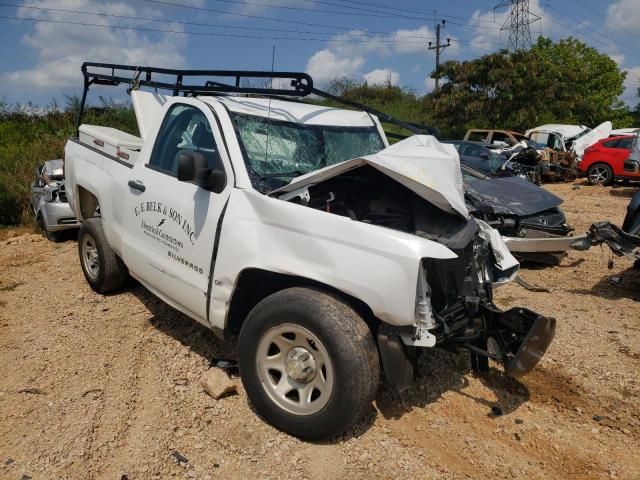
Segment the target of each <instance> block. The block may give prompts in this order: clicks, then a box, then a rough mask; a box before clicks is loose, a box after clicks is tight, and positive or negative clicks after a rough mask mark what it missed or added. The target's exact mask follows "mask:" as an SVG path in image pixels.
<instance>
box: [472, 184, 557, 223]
mask: <svg viewBox="0 0 640 480" xmlns="http://www.w3.org/2000/svg"><path fill="white" fill-rule="evenodd" d="M465 190H466V198H467V201H468V202H469V203H470V204H471V206H473V208H474V209H476V210H478V211H482V212H487V213H494V214H505V215H518V216H525V215H533V214H535V213H539V212H542V211H544V210H548V209H550V208H554V207H557V206H558V205H560V204H561V203H562V199H561V198H560V197H558V196H556V195H554V194H553V193H551V192H548V191H546V190H545V189H544V188H540V187H539V186H537V185H535V184H533V183H531V182H528V181H527V180H524V179H522V178H520V177H499V178H486V179H473V180H467V181H465Z"/></svg>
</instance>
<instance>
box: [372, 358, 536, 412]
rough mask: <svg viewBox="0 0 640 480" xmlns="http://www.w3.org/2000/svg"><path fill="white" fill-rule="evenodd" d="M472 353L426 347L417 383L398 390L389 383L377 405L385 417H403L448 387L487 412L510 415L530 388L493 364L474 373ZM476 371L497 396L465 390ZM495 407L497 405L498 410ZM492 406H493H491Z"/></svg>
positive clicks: (381, 393)
mask: <svg viewBox="0 0 640 480" xmlns="http://www.w3.org/2000/svg"><path fill="white" fill-rule="evenodd" d="M470 365H471V363H470V360H469V354H468V353H466V352H455V353H454V352H449V351H446V350H441V349H431V350H430V349H426V350H425V351H424V353H423V355H422V356H421V357H420V361H419V374H420V377H421V378H419V379H418V382H417V385H416V386H415V387H414V388H411V389H409V390H407V391H404V392H402V393H401V394H397V393H395V392H394V391H392V389H391V388H390V387H388V386H385V387H384V388H382V389H381V390H380V392H379V394H378V400H377V404H378V408H379V410H380V412H381V413H382V415H383V416H384V417H385V418H394V419H397V418H400V417H402V416H403V415H404V414H405V413H408V412H410V411H411V410H413V409H415V408H424V407H426V406H427V405H429V404H431V403H433V402H435V401H437V400H438V399H439V398H440V397H441V396H442V395H443V394H445V393H446V392H448V391H455V392H457V393H458V394H459V395H462V396H464V397H467V398H469V399H471V400H473V401H474V402H476V403H478V404H480V405H483V406H485V407H486V408H487V415H490V416H491V415H494V414H495V413H496V412H497V413H498V414H504V415H508V414H510V413H512V412H514V411H515V410H517V409H518V407H519V406H520V405H522V404H523V403H524V402H526V401H527V400H529V391H528V390H527V388H526V387H525V386H524V385H523V384H522V383H520V382H519V381H518V380H516V379H514V378H511V377H507V376H506V375H505V374H504V372H503V371H502V370H501V369H497V368H491V369H490V370H489V371H488V372H486V373H482V374H479V373H474V372H472V371H471V368H470ZM470 375H474V376H475V377H476V378H478V379H479V380H480V381H481V383H482V384H483V386H484V387H486V388H487V389H489V390H490V391H491V392H492V393H493V394H494V395H495V397H496V399H497V400H496V401H494V400H487V399H486V398H483V397H482V396H476V395H474V394H472V393H470V392H468V391H466V389H467V387H468V386H469V376H470ZM494 407H497V410H495V408H494ZM492 409H493V410H492Z"/></svg>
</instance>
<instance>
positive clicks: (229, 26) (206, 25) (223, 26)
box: [0, 3, 434, 41]
mask: <svg viewBox="0 0 640 480" xmlns="http://www.w3.org/2000/svg"><path fill="white" fill-rule="evenodd" d="M0 5H1V6H5V7H18V8H29V9H33V10H42V11H52V12H65V13H77V14H82V15H96V16H100V17H109V18H119V19H123V20H137V21H145V22H158V23H173V24H178V25H191V26H198V27H218V28H231V29H241V30H263V31H267V32H279V33H301V34H311V35H336V33H335V32H317V31H308V30H307V31H304V30H284V29H278V28H263V27H243V26H238V25H222V24H219V23H201V22H187V21H180V20H163V19H159V18H149V17H135V16H129V15H116V14H112V13H102V12H89V11H86V10H69V9H64V8H52V7H37V6H33V5H19V4H13V3H0ZM391 34H393V32H385V35H391ZM349 36H354V37H360V38H373V39H376V38H378V37H376V36H371V35H367V34H363V33H359V32H351V33H349ZM404 38H421V39H433V38H434V37H427V36H424V35H408V36H403V37H402V39H404ZM326 40H327V41H329V40H330V39H326ZM347 41H348V40H347Z"/></svg>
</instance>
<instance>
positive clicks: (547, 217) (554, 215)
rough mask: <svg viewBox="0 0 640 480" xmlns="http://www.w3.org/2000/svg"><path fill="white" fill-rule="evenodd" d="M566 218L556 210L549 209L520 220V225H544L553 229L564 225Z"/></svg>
mask: <svg viewBox="0 0 640 480" xmlns="http://www.w3.org/2000/svg"><path fill="white" fill-rule="evenodd" d="M566 221H567V218H566V217H565V216H564V213H562V212H561V211H559V210H558V209H557V208H551V209H549V210H545V211H543V212H539V213H535V214H533V215H528V216H526V217H522V218H521V219H520V223H526V224H530V225H546V226H549V227H555V226H559V225H562V224H564V223H565V222H566Z"/></svg>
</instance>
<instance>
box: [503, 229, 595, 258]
mask: <svg viewBox="0 0 640 480" xmlns="http://www.w3.org/2000/svg"><path fill="white" fill-rule="evenodd" d="M585 237H586V235H580V236H579V237H567V236H563V235H555V234H553V233H548V232H543V231H539V230H526V231H525V232H524V236H523V237H502V238H503V240H504V243H505V244H506V245H507V247H508V248H509V251H510V252H511V253H513V254H514V255H515V256H516V257H518V258H519V259H520V260H528V261H532V262H539V263H546V264H549V265H559V264H560V262H561V261H562V259H563V258H564V257H565V256H566V252H567V250H569V249H570V248H571V246H572V245H573V244H574V243H575V242H577V241H580V240H583V239H584V238H585Z"/></svg>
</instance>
